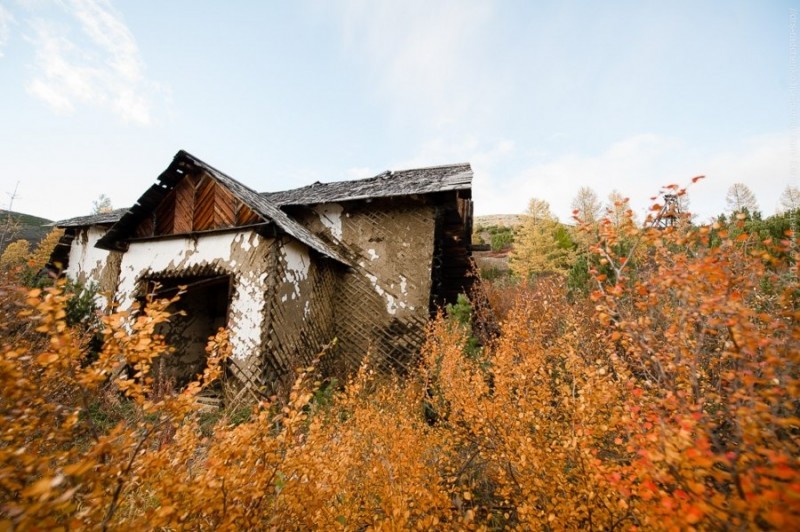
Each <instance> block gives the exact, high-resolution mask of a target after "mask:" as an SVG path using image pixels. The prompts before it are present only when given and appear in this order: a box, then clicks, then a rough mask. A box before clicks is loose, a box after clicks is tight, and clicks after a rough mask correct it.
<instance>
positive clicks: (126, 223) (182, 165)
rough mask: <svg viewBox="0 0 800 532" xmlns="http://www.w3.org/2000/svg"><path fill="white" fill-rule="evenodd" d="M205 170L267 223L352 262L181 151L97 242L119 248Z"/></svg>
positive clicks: (246, 189) (337, 258)
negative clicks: (186, 180)
mask: <svg viewBox="0 0 800 532" xmlns="http://www.w3.org/2000/svg"><path fill="white" fill-rule="evenodd" d="M197 170H202V171H204V172H206V173H207V174H208V175H210V176H211V177H213V178H214V179H215V180H217V181H218V182H219V183H220V184H222V185H223V186H225V187H226V188H227V189H228V190H230V192H231V193H233V194H234V196H236V197H237V198H238V199H239V200H240V201H242V202H243V203H244V204H246V205H247V206H248V207H250V208H251V209H252V210H253V211H255V212H256V213H257V214H258V215H259V216H260V217H261V218H262V219H263V220H264V221H265V222H272V223H273V224H275V226H276V227H277V228H278V229H279V230H280V231H281V232H283V233H285V234H288V235H290V236H292V237H294V238H295V239H297V240H299V241H300V242H302V243H304V244H305V245H307V246H308V247H310V248H311V249H313V250H314V251H317V252H318V253H320V254H322V255H323V256H326V257H328V258H331V259H333V260H335V261H337V262H340V263H342V264H345V265H349V263H348V261H347V260H346V259H345V258H344V257H343V256H342V255H341V254H340V253H339V252H338V251H336V250H335V249H333V248H332V247H331V246H329V245H328V244H326V243H325V242H324V241H323V240H321V239H320V238H319V237H318V236H316V235H315V234H313V233H312V232H311V231H309V230H308V229H306V228H305V227H303V226H301V225H300V224H299V223H297V222H296V221H294V220H292V219H291V218H289V216H287V215H286V213H284V212H283V211H281V210H280V209H279V208H278V207H277V206H275V205H273V204H271V203H269V202H268V201H266V200H264V199H263V198H262V197H261V196H260V195H259V194H258V192H256V191H254V190H253V189H251V188H249V187H247V186H245V185H243V184H242V183H240V182H239V181H237V180H235V179H233V178H232V177H230V176H228V175H227V174H224V173H223V172H220V171H219V170H217V169H216V168H214V167H212V166H211V165H209V164H207V163H205V162H203V161H201V160H200V159H198V158H196V157H194V156H193V155H191V154H189V153H187V152H185V151H183V150H181V151H179V152H178V153H177V154H176V155H175V158H174V159H173V161H172V164H170V165H169V167H167V169H166V170H164V172H162V174H161V175H160V176H159V178H158V181H157V182H156V183H155V184H153V185H152V186H151V187H150V188H149V189H148V190H147V191H146V192H145V193H144V194H143V195H142V196H141V197H140V198H139V200H138V201H137V202H136V204H135V205H134V206H133V207H131V208H130V210H128V211H127V212H126V213H124V214H123V215H122V216H121V217H120V218H119V220H118V221H117V222H116V223H114V225H112V226H111V228H110V229H109V230H108V232H107V233H106V234H105V235H104V236H103V237H102V238H101V239H100V240H99V241H98V242H97V247H99V248H102V249H109V250H114V249H120V244H121V243H123V242H124V241H126V240H128V239H129V238H131V237H132V236H133V235H134V232H135V230H136V228H137V227H138V226H139V224H140V223H141V222H142V221H143V220H144V219H145V218H146V217H147V216H148V215H149V214H150V213H152V212H153V210H154V209H155V208H156V207H157V206H158V205H159V204H161V202H162V201H163V200H164V199H165V198H166V197H167V195H168V194H169V193H170V192H171V191H172V189H173V188H175V186H176V185H177V184H178V183H179V182H180V181H181V180H182V179H184V178H185V176H186V175H188V174H189V173H192V172H194V171H197Z"/></svg>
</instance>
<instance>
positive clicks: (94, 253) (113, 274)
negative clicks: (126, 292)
mask: <svg viewBox="0 0 800 532" xmlns="http://www.w3.org/2000/svg"><path fill="white" fill-rule="evenodd" d="M73 230H74V231H76V235H75V238H74V240H72V245H71V247H70V250H69V262H68V266H67V269H66V270H65V271H64V273H65V274H66V276H67V277H69V278H70V279H71V280H73V281H77V282H79V283H82V284H84V285H88V284H92V283H93V284H94V285H95V286H96V288H97V291H98V298H97V303H98V306H99V307H100V308H107V305H108V302H109V300H110V297H111V296H113V294H114V293H115V292H116V289H117V281H118V279H119V267H120V262H121V260H122V254H121V253H120V252H118V251H106V250H103V249H98V248H96V247H94V245H95V244H96V243H97V241H98V240H100V237H102V236H103V235H104V234H105V232H106V228H104V227H99V226H91V227H79V228H75V229H73Z"/></svg>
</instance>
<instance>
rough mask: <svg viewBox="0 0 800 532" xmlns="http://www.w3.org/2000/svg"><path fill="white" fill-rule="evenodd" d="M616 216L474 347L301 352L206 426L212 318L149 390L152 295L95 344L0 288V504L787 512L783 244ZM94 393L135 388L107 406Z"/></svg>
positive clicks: (793, 481) (790, 381) (755, 519)
mask: <svg viewBox="0 0 800 532" xmlns="http://www.w3.org/2000/svg"><path fill="white" fill-rule="evenodd" d="M615 227H616V226H613V225H612V224H604V225H602V226H601V229H600V233H601V235H600V239H599V242H598V243H597V244H596V246H595V248H594V250H593V251H594V253H596V254H597V256H598V263H597V264H598V267H597V268H596V269H595V270H593V272H592V273H593V276H594V277H593V282H594V283H595V286H596V287H597V290H596V291H595V293H594V294H593V295H592V297H591V299H580V300H577V301H572V300H570V299H568V298H567V297H566V294H565V290H564V287H563V286H562V284H561V280H559V279H556V278H554V279H544V280H541V281H539V282H538V283H537V284H532V285H529V286H521V287H516V288H514V289H505V288H499V289H493V290H490V291H489V294H488V300H489V301H490V302H491V303H492V304H493V305H494V308H495V309H496V312H495V315H496V316H497V317H498V319H499V323H498V324H497V326H496V327H487V328H485V329H484V330H491V331H493V332H492V333H491V334H487V335H486V344H485V345H484V346H483V348H482V349H481V350H478V351H476V350H474V349H467V348H466V347H467V339H468V338H467V337H468V336H469V334H470V331H469V330H468V329H466V328H464V327H462V326H459V325H458V324H456V323H453V322H452V321H448V320H446V319H443V318H439V319H437V320H435V322H434V323H433V324H432V326H431V330H430V333H429V335H428V341H427V343H426V345H425V347H424V349H423V352H422V356H421V360H420V363H419V366H418V367H417V368H414V369H412V371H410V372H409V375H407V376H405V377H403V378H394V377H391V376H385V375H380V374H374V373H373V372H372V371H371V369H370V368H369V367H367V366H364V367H362V368H361V370H360V371H359V373H358V374H357V375H356V376H354V378H353V379H352V380H351V381H350V382H349V383H347V384H346V386H344V387H343V388H342V389H341V390H338V391H335V392H333V393H330V392H328V391H326V390H325V389H320V383H319V381H318V380H317V379H318V378H319V375H318V372H317V370H316V368H315V367H310V368H300V369H299V370H298V379H297V381H296V383H295V386H294V387H293V389H292V390H291V394H290V396H289V397H288V398H277V399H274V400H272V401H270V402H264V403H262V404H259V405H255V406H254V407H253V410H252V413H251V414H250V418H249V419H248V420H245V421H244V422H240V423H237V422H235V421H234V416H233V413H228V412H222V413H221V419H220V420H219V421H218V422H217V423H216V424H215V425H214V426H213V428H212V429H211V430H209V428H208V427H207V426H205V425H204V419H205V418H204V415H206V414H203V413H202V412H200V411H199V410H198V406H197V404H196V403H195V401H194V398H195V396H196V395H197V393H198V392H199V391H200V389H201V388H202V387H204V386H207V385H208V384H209V383H210V382H211V381H212V380H213V379H215V378H218V377H219V376H220V374H221V370H220V367H221V364H224V358H225V356H226V354H227V353H228V345H227V341H226V339H225V336H224V334H221V335H219V336H218V337H217V338H216V339H214V340H212V341H211V342H210V344H209V353H210V356H209V361H210V362H209V368H208V369H207V370H206V372H205V374H204V375H203V376H202V377H200V378H199V379H198V381H197V382H196V383H193V384H191V385H189V387H188V388H187V389H185V390H183V391H180V392H171V393H165V392H163V390H157V389H156V388H157V387H156V386H155V383H154V382H153V381H152V378H151V377H149V368H150V366H151V364H152V363H153V360H154V359H155V358H156V357H158V356H161V355H164V354H168V352H169V347H168V346H166V345H164V342H163V338H161V337H159V336H158V335H157V334H155V330H156V328H155V327H156V324H157V323H159V322H160V321H162V320H164V319H167V315H166V313H165V309H166V307H167V305H168V304H169V302H168V301H165V302H152V303H150V304H148V305H147V307H146V308H145V309H144V310H143V311H141V312H140V313H139V314H137V315H136V316H133V317H132V316H130V315H126V314H117V315H113V316H110V317H106V318H104V319H103V324H104V326H103V327H104V329H103V334H104V338H105V343H104V346H103V348H102V351H101V352H100V353H99V355H97V357H96V359H89V358H87V355H86V350H85V349H84V347H83V342H84V338H83V336H81V333H79V332H78V331H75V330H72V329H71V328H69V327H67V326H66V323H65V321H64V310H63V306H64V300H65V297H66V296H64V295H63V294H62V293H61V291H60V290H59V289H57V288H54V289H50V290H46V291H43V292H40V291H33V292H30V293H28V294H27V295H22V294H23V293H22V292H19V291H15V290H13V289H11V288H10V287H8V286H4V287H3V288H2V289H0V297H2V298H4V301H3V306H2V308H3V312H4V315H3V320H4V324H3V328H0V336H1V337H2V343H3V354H2V358H0V389H1V390H2V394H1V395H0V434H2V437H1V438H0V442H2V443H0V519H3V520H5V521H3V522H2V523H1V524H2V525H5V526H9V525H12V526H17V527H20V528H30V527H32V526H34V525H37V526H39V527H44V528H48V527H55V526H72V527H86V528H109V527H111V528H169V529H181V528H202V529H216V528H223V529H226V528H228V529H229V528H256V529H264V528H279V529H316V528H337V527H338V528H343V529H364V528H375V529H399V528H418V529H494V528H520V529H545V528H546V529H589V528H596V529H636V528H640V529H641V528H645V529H662V528H672V529H716V528H725V527H734V528H774V529H797V528H800V480H798V469H800V463H798V456H800V449H798V443H799V442H800V435H799V434H798V431H800V419H798V411H799V408H800V403H799V401H800V395H798V392H799V391H800V390H798V384H799V383H800V380H799V378H800V374H799V369H800V368H798V362H800V360H798V358H800V328H798V318H800V313H799V312H798V302H800V300H799V299H798V296H799V295H800V294H798V283H797V279H798V277H797V274H798V272H797V258H798V257H797V249H796V247H795V245H794V243H793V242H792V241H791V240H790V239H787V240H786V241H783V242H753V241H752V239H749V238H748V237H745V238H739V237H737V238H730V237H729V236H728V235H727V234H726V233H725V231H724V229H723V228H721V227H720V228H713V227H701V228H692V227H689V226H686V227H682V228H680V229H676V228H672V229H666V230H655V229H637V228H636V227H635V226H631V225H623V226H621V227H622V229H618V228H615ZM621 231H624V234H621ZM634 260H635V263H634V262H633V261H634ZM485 311H486V309H482V312H485ZM20 312H21V317H16V316H17V315H19V313H20ZM12 322H13V323H12ZM157 392H158V393H157ZM97 404H105V405H112V406H113V405H117V406H116V407H119V408H122V406H124V407H125V408H126V409H127V410H124V412H125V413H124V415H120V416H117V417H115V418H113V419H111V420H110V421H109V420H105V421H104V422H103V423H101V422H100V421H101V420H100V419H99V418H98V416H97V415H96V405H97ZM120 405H122V406H120ZM229 414H230V415H229Z"/></svg>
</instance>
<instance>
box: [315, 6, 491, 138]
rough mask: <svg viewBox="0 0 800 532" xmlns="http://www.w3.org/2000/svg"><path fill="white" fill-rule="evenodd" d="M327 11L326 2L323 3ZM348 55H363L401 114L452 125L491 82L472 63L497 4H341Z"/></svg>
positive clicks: (340, 13) (339, 14) (338, 13)
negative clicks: (414, 113)
mask: <svg viewBox="0 0 800 532" xmlns="http://www.w3.org/2000/svg"><path fill="white" fill-rule="evenodd" d="M323 5H324V6H325V7H324V9H328V8H329V7H330V6H329V5H328V4H323ZM336 5H337V6H339V7H340V8H341V9H339V10H338V11H337V12H336V13H335V18H338V20H339V22H340V24H341V28H342V33H343V36H344V41H345V46H346V48H347V51H348V55H349V56H350V57H353V58H357V59H364V60H365V61H366V63H367V67H368V71H369V72H370V75H371V76H372V77H373V79H374V81H375V86H376V88H378V89H379V93H380V94H382V95H383V96H384V97H386V98H388V99H389V101H390V103H392V104H394V105H395V106H396V108H397V109H402V110H403V114H406V113H407V112H408V111H409V110H417V111H418V112H420V113H423V114H424V115H425V116H426V117H427V119H428V120H430V121H432V122H433V123H434V124H435V125H443V124H450V123H452V122H454V121H455V120H456V119H458V118H460V117H461V116H463V115H464V114H466V113H468V112H470V111H471V110H472V109H473V104H474V103H475V100H476V98H477V97H478V96H479V94H486V92H488V91H485V90H481V88H480V87H481V86H483V85H484V84H485V83H488V82H490V81H489V80H488V79H486V78H485V77H484V76H482V75H481V73H480V72H476V71H475V69H473V68H471V58H472V56H474V54H475V53H478V52H479V51H480V46H479V44H478V43H477V39H476V36H477V34H478V33H479V30H480V29H481V28H482V27H483V25H484V23H485V22H486V21H487V20H488V19H489V17H490V15H491V7H492V6H491V4H490V3H489V2H480V1H474V0H442V1H437V2H428V1H420V0H405V1H381V2H373V1H371V0H350V1H347V2H345V3H343V4H336Z"/></svg>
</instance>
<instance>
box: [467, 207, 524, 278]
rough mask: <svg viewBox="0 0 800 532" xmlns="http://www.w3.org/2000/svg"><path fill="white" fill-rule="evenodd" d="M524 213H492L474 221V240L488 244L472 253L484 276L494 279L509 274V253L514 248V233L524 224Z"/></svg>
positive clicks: (478, 217)
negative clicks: (486, 247)
mask: <svg viewBox="0 0 800 532" xmlns="http://www.w3.org/2000/svg"><path fill="white" fill-rule="evenodd" d="M524 218H525V215H523V214H490V215H486V216H476V217H475V220H474V222H473V236H472V241H473V243H475V244H479V245H481V244H482V245H483V246H488V247H489V248H490V249H485V248H480V247H479V248H478V249H475V250H474V251H473V253H472V256H473V258H474V259H475V263H476V264H477V266H478V268H479V269H480V271H481V275H482V276H483V277H484V278H489V279H493V278H496V277H498V276H504V275H508V273H509V266H508V255H509V253H510V252H511V250H512V248H513V243H514V233H515V230H516V228H517V227H519V226H520V225H522V222H523V220H524Z"/></svg>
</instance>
